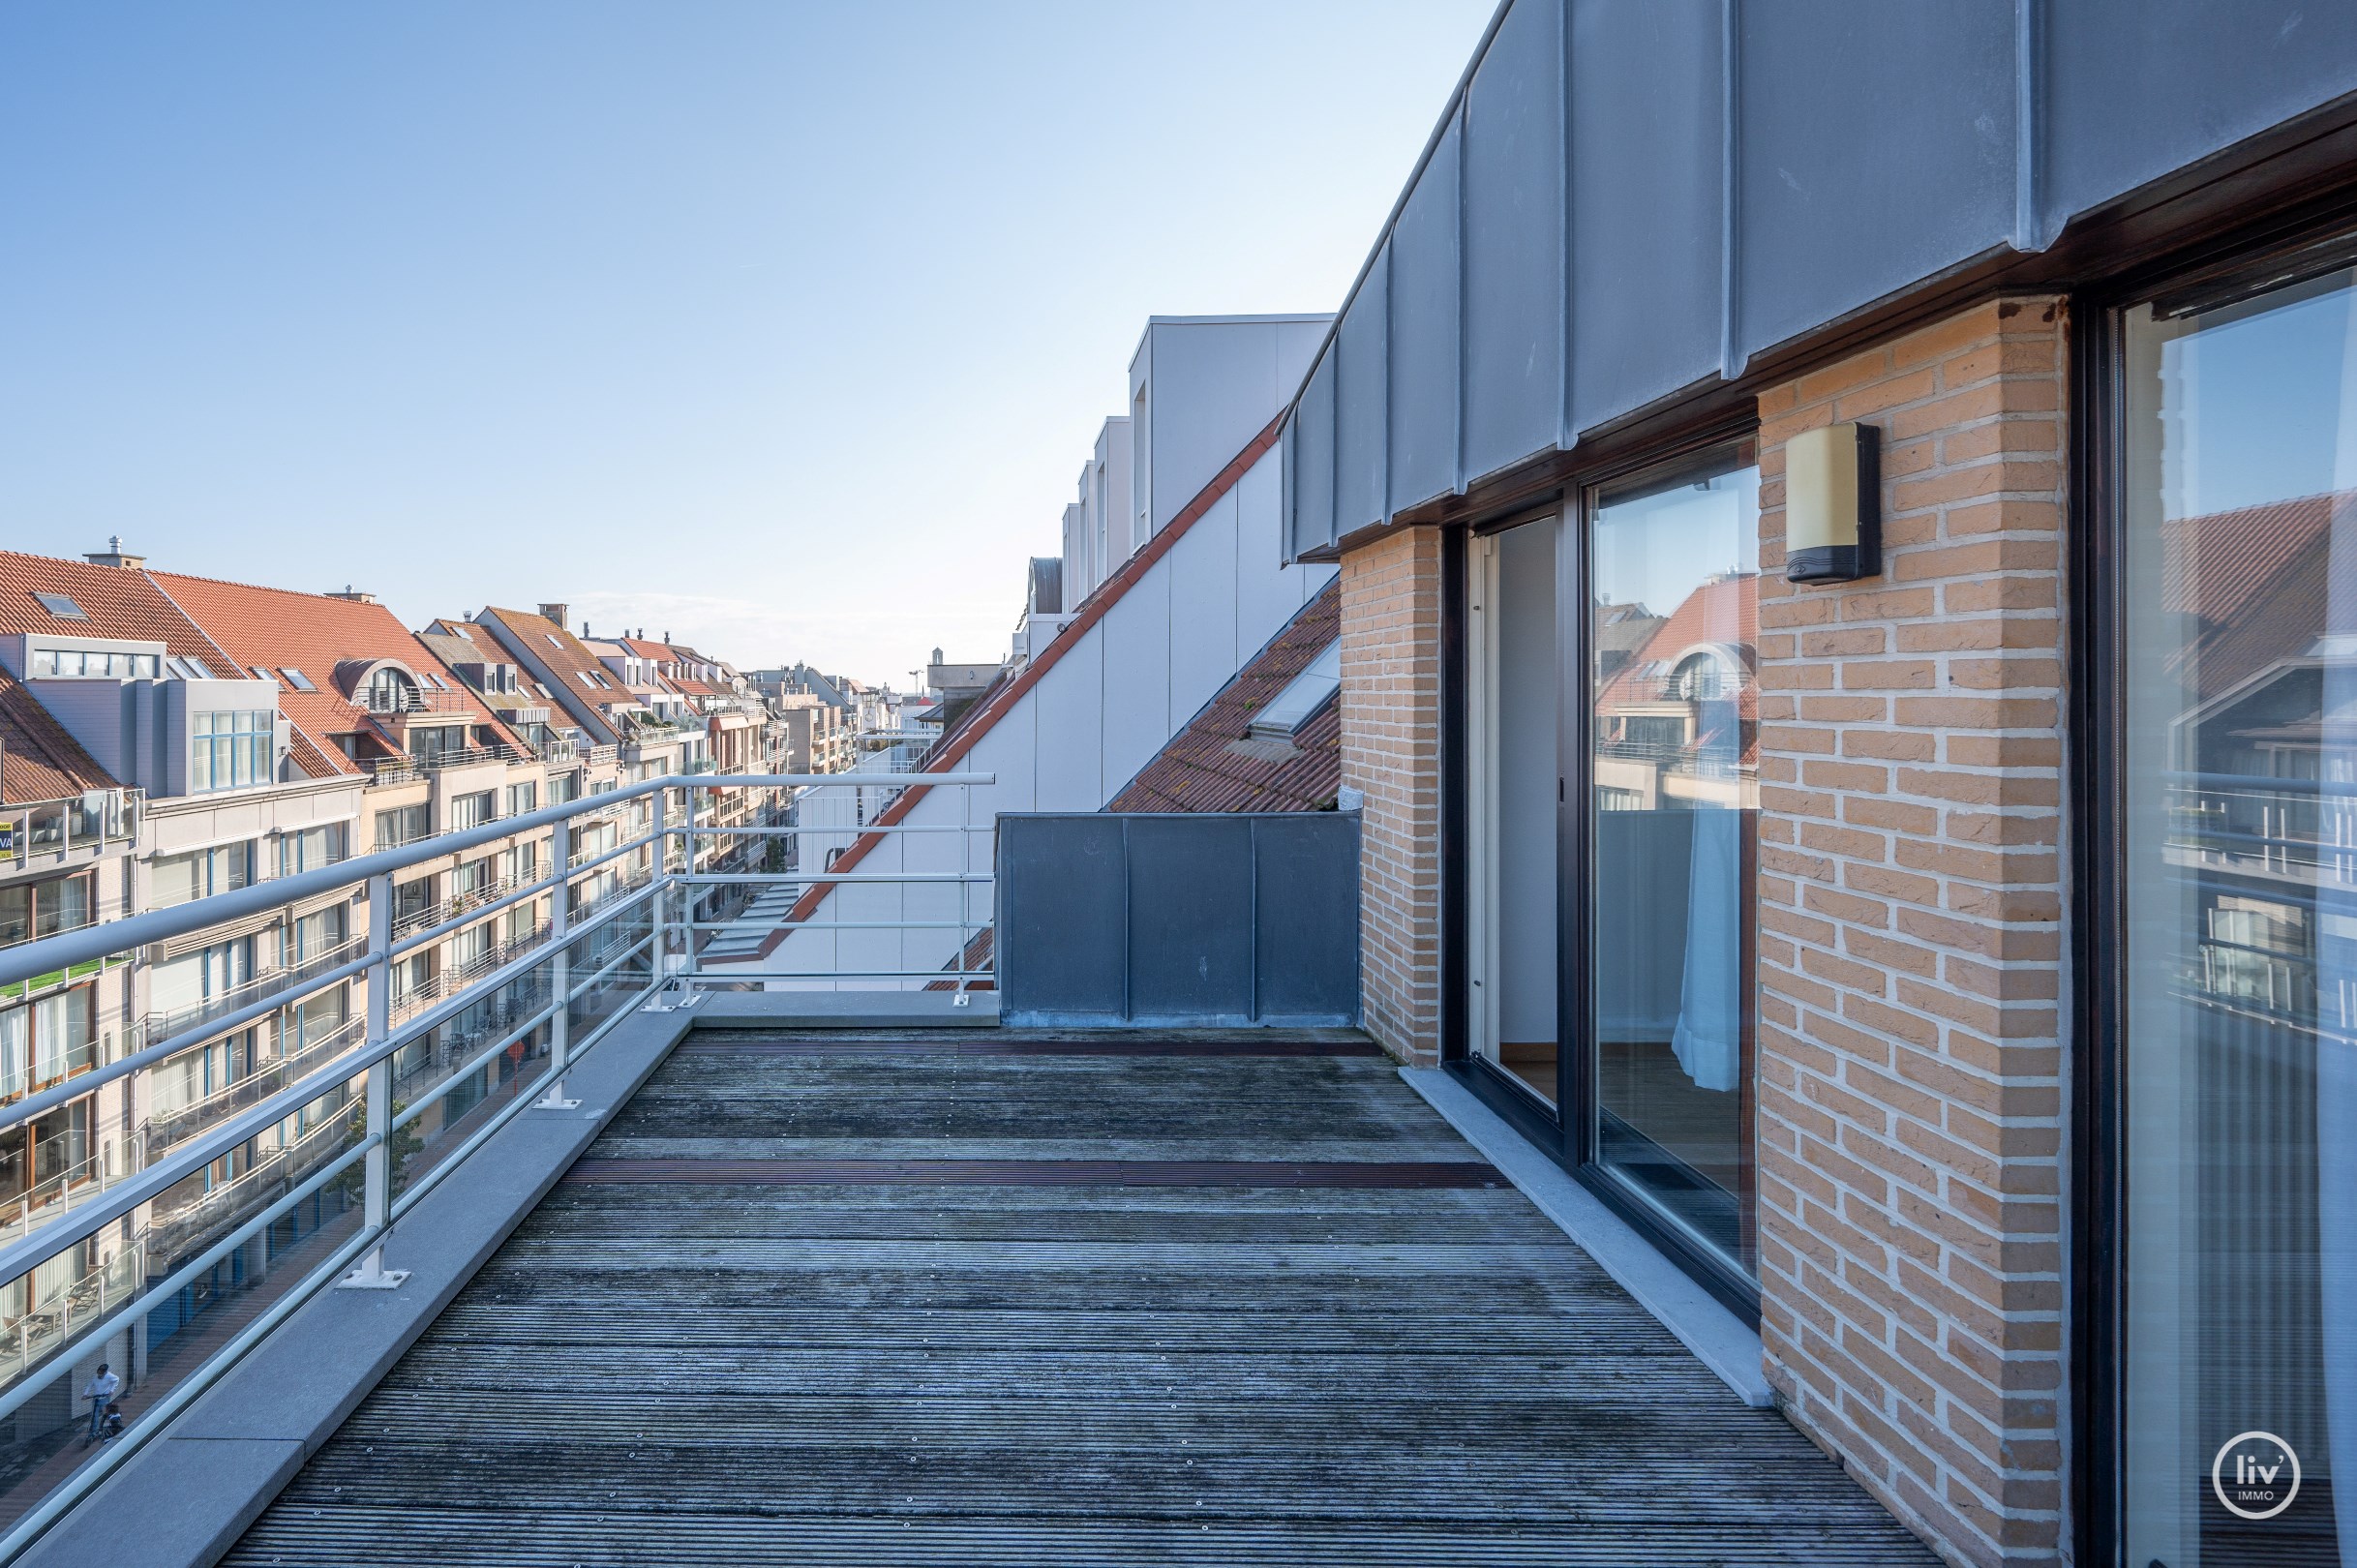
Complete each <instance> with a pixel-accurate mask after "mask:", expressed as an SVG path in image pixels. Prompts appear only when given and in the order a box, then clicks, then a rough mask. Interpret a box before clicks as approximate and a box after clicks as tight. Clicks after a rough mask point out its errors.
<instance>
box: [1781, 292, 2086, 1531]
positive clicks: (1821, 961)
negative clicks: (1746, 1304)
mask: <svg viewBox="0 0 2357 1568" xmlns="http://www.w3.org/2000/svg"><path fill="white" fill-rule="evenodd" d="M2067 345H2068V340H2067V336H2066V326H2065V315H2064V307H2063V303H2062V302H2061V301H2059V300H2055V299H2046V298H2040V299H2012V300H2004V301H1993V302H1990V303H1987V304H1984V305H1981V306H1979V307H1976V308H1975V309H1972V310H1970V311H1967V312H1965V313H1963V314H1961V315H1959V316H1956V317H1952V318H1950V319H1949V320H1947V321H1944V322H1942V323H1940V324H1939V325H1936V326H1932V327H1927V328H1925V329H1923V330H1921V331H1919V332H1916V333H1914V334H1912V335H1910V336H1908V337H1904V338H1901V339H1898V340H1897V341H1895V342H1893V343H1890V344H1888V345H1886V346H1885V347H1880V348H1876V349H1874V350H1872V351H1870V352H1866V353H1861V354H1859V355H1857V356H1856V357H1854V358H1851V359H1849V360H1846V361H1844V362H1842V363H1840V364H1837V365H1833V366H1830V367H1828V368H1827V369H1824V370H1820V371H1817V372H1814V373H1813V374H1811V375H1808V376H1805V377H1801V378H1800V379H1799V380H1798V381H1796V382H1794V383H1792V384H1790V385H1787V386H1782V387H1778V388H1775V389H1773V390H1771V391H1769V392H1768V393H1766V394H1764V395H1763V396H1762V397H1761V399H1760V415H1761V420H1762V428H1761V432H1760V460H1761V478H1762V484H1761V508H1762V510H1761V519H1760V528H1761V546H1760V563H1761V568H1762V571H1763V572H1764V574H1766V575H1765V578H1764V582H1763V586H1762V588H1761V612H1760V665H1761V668H1760V684H1761V688H1762V695H1761V709H1760V715H1761V745H1760V752H1761V760H1760V777H1761V808H1762V809H1761V824H1760V880H1759V897H1760V940H1759V951H1760V973H1759V985H1760V1017H1761V1023H1760V1053H1759V1055H1760V1086H1759V1088H1760V1121H1759V1160H1760V1205H1759V1221H1760V1270H1761V1288H1762V1294H1763V1298H1764V1300H1763V1309H1762V1337H1763V1339H1764V1340H1765V1342H1766V1346H1767V1354H1768V1375H1769V1378H1770V1380H1771V1381H1772V1382H1773V1383H1774V1384H1775V1386H1776V1387H1777V1389H1778V1390H1779V1391H1780V1392H1781V1393H1782V1396H1783V1398H1784V1400H1785V1402H1786V1405H1785V1407H1786V1410H1787V1413H1788V1414H1789V1415H1790V1416H1791V1417H1792V1419H1793V1420H1794V1421H1795V1422H1796V1423H1798V1425H1799V1426H1800V1427H1801V1428H1802V1430H1804V1431H1806V1432H1809V1433H1810V1434H1811V1435H1812V1436H1814V1437H1816V1438H1817V1439H1818V1440H1819V1441H1820V1442H1821V1443H1823V1444H1824V1445H1825V1446H1826V1447H1828V1448H1829V1449H1831V1450H1833V1451H1834V1452H1836V1453H1838V1454H1839V1455H1840V1456H1841V1457H1842V1458H1843V1459H1844V1460H1845V1461H1847V1462H1848V1463H1849V1465H1850V1467H1851V1468H1852V1470H1853V1471H1854V1472H1855V1473H1856V1474H1857V1475H1858V1478H1859V1479H1860V1480H1861V1481H1863V1482H1864V1483H1865V1484H1866V1485H1867V1486H1868V1487H1869V1488H1871V1489H1872V1490H1873V1491H1874V1492H1876V1493H1878V1494H1879V1495H1880V1496H1881V1497H1882V1498H1883V1500H1884V1501H1885V1502H1886V1503H1888V1504H1889V1506H1890V1507H1891V1508H1892V1509H1893V1510H1894V1511H1895V1512H1896V1513H1897V1514H1898V1515H1899V1517H1900V1518H1902V1519H1904V1520H1906V1521H1908V1522H1909V1523H1912V1524H1913V1525H1914V1526H1915V1527H1916V1528H1917V1529H1918V1530H1919V1531H1920V1532H1921V1533H1922V1534H1923V1535H1924V1536H1925V1537H1926V1538H1927V1539H1929V1540H1931V1541H1932V1542H1933V1543H1934V1544H1935V1545H1937V1546H1938V1547H1940V1549H1941V1550H1942V1551H1943V1552H1944V1553H1947V1554H1949V1556H1950V1557H1952V1558H1953V1559H1955V1560H1958V1561H1963V1562H1971V1563H1999V1562H2005V1563H2032V1562H2038V1563H2044V1562H2054V1561H2056V1560H2058V1557H2059V1553H2060V1552H2061V1551H2062V1540H2063V1534H2064V1532H2063V1523H2062V1450H2063V1443H2062V1425H2061V1411H2060V1405H2061V1399H2062V1390H2063V1363H2062V1353H2063V1280H2064V1272H2063V1271H2064V1258H2063V1246H2062V1240H2061V1238H2062V1216H2061V1202H2060V1194H2061V1186H2062V1184H2061V1167H2062V1146H2063V1130H2062V1111H2063V1106H2062V1070H2063V1069H2062V1049H2061V1045H2060V1042H2059V1029H2060V1012H2059V1002H2058V998H2059V995H2060V989H2061V982H2062V925H2061V920H2062V892H2061V866H2060V840H2061V828H2062V817H2061V811H2062V799H2063V780H2062V738H2061V730H2060V724H2061V720H2062V713H2061V709H2062V706H2063V690H2062V680H2063V663H2062V652H2063V625H2062V606H2063V602H2064V597H2063V582H2062V576H2061V554H2062V532H2061V528H2062V517H2063V484H2064V473H2063V464H2062V454H2063V452H2064V450H2065V447H2064V439H2063V436H2064V412H2063V410H2064V408H2065V407H2066V401H2067V400H2066V397H2065V385H2066V383H2065V363H2066V360H2065V356H2066V351H2067ZM1849 419H1858V420H1864V421H1867V422H1870V423H1872V424H1874V425H1877V426H1879V427H1880V428H1881V430H1882V433H1883V443H1884V444H1883V474H1884V482H1883V516H1884V524H1883V539H1884V548H1885V558H1884V571H1883V575H1882V576H1881V577H1880V578H1878V579H1874V580H1871V581H1867V582H1861V583H1854V584H1845V585H1831V586H1827V587H1822V588H1797V587H1794V586H1792V585H1789V584H1787V583H1786V582H1785V581H1784V580H1783V578H1782V575H1781V569H1782V566H1783V558H1784V549H1783V541H1784V517H1783V510H1782V507H1783V471H1784V469H1783V455H1784V454H1783V442H1784V441H1785V440H1786V439H1787V438H1789V437H1791V436H1792V435H1794V434H1795V433H1797V432H1798V431H1801V430H1805V429H1808V428H1810V427H1812V426H1817V425H1823V424H1826V423H1828V422H1829V421H1835V420H1849Z"/></svg>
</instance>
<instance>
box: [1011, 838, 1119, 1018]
mask: <svg viewBox="0 0 2357 1568" xmlns="http://www.w3.org/2000/svg"><path fill="white" fill-rule="evenodd" d="M997 860H998V865H997V878H998V912H997V920H998V934H997V939H996V943H995V948H996V964H997V968H998V985H999V990H1000V993H1001V997H1000V1006H1001V1008H1002V1009H1004V1010H1006V1011H1008V1012H1046V1013H1055V1014H1058V1015H1063V1016H1070V1015H1083V1014H1084V1015H1094V1016H1102V1017H1103V1018H1106V1019H1108V1020H1112V1019H1118V1018H1120V1016H1121V1015H1122V1010H1123V1006H1124V1003H1125V1001H1126V996H1125V989H1124V986H1123V983H1122V972H1123V968H1124V966H1125V964H1126V962H1127V958H1128V955H1127V953H1126V952H1125V951H1124V948H1123V942H1124V937H1125V932H1124V929H1123V924H1124V922H1123V919H1122V906H1123V901H1124V893H1123V887H1122V881H1123V874H1124V873H1123V861H1124V847H1123V840H1122V824H1121V819H1120V818H1118V817H1101V816H1078V817H1075V816H1041V817H1031V816H1014V815H1010V816H1002V817H1000V818H999V822H998V855H997Z"/></svg>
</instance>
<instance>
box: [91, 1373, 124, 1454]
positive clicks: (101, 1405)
mask: <svg viewBox="0 0 2357 1568" xmlns="http://www.w3.org/2000/svg"><path fill="white" fill-rule="evenodd" d="M122 1386H123V1380H122V1379H121V1378H120V1377H117V1376H116V1375H115V1374H114V1373H113V1372H110V1371H108V1370H107V1367H106V1363H105V1362H103V1361H102V1362H100V1363H99V1364H98V1372H97V1374H96V1375H94V1376H93V1377H92V1378H91V1379H90V1386H89V1387H88V1388H85V1389H83V1390H82V1398H83V1399H85V1400H88V1401H89V1402H90V1436H89V1439H88V1440H89V1441H90V1442H94V1443H95V1442H98V1441H100V1440H101V1439H102V1438H104V1437H105V1436H106V1406H107V1405H109V1404H111V1403H113V1402H114V1396H115V1394H116V1393H117V1392H118V1391H119V1390H120V1389H121V1388H122Z"/></svg>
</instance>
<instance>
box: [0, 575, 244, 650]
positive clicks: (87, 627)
mask: <svg viewBox="0 0 2357 1568" xmlns="http://www.w3.org/2000/svg"><path fill="white" fill-rule="evenodd" d="M35 593H63V594H65V595H66V596H67V597H69V598H71V599H72V600H73V601H74V602H75V603H76V604H77V605H79V606H80V607H81V610H82V615H83V618H82V619H80V620H72V619H68V618H63V617H59V616H53V615H51V614H50V613H49V612H48V611H46V610H45V609H43V608H42V606H41V602H40V601H39V600H37V599H35V598H34V597H33V595H34V594H35ZM17 632H29V633H32V634H34V635H36V636H38V635H39V634H41V633H43V632H54V633H56V634H58V635H59V636H64V637H96V638H111V639H115V640H118V641H122V642H140V643H162V644H163V645H164V648H165V650H166V652H169V653H176V654H179V655H180V656H182V657H184V658H185V657H188V656H190V655H194V656H196V657H197V658H200V659H202V660H204V662H205V667H206V668H207V669H210V670H211V671H212V672H213V673H214V674H215V675H217V676H226V675H228V674H230V673H232V672H229V671H226V670H224V669H223V668H222V665H223V664H224V663H225V662H227V661H226V660H225V659H224V658H223V653H224V649H222V648H219V647H217V646H215V644H214V643H213V642H212V640H211V639H209V638H207V637H206V636H205V634H204V631H203V629H202V628H201V627H199V626H197V625H196V623H195V622H194V621H192V620H191V619H190V618H189V617H188V616H187V615H186V614H185V613H184V612H183V611H182V610H181V608H180V607H179V606H178V605H176V604H174V603H173V602H172V600H171V598H170V597H169V596H168V595H167V594H166V593H165V592H164V591H163V590H162V589H160V588H157V587H156V585H155V584H154V583H152V582H150V581H149V580H148V574H147V573H145V572H142V571H139V570H137V569H136V568H134V567H126V566H99V565H94V564H92V563H91V562H89V561H86V560H62V559H59V558H56V557H54V556H27V555H20V554H18V553H17V552H15V551H0V634H13V633H17ZM234 673H236V674H239V675H242V674H244V671H242V670H240V671H237V672H234Z"/></svg>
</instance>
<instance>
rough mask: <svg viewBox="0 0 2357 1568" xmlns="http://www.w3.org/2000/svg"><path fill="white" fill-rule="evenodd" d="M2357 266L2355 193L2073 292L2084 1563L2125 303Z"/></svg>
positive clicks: (2121, 1396)
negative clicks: (2352, 197)
mask: <svg viewBox="0 0 2357 1568" xmlns="http://www.w3.org/2000/svg"><path fill="white" fill-rule="evenodd" d="M2352 263H2357V205H2353V204H2351V203H2349V202H2348V201H2346V200H2345V199H2341V200H2335V201H2333V202H2331V203H2330V204H2328V205H2326V206H2323V207H2320V208H2316V209H2312V210H2310V211H2309V212H2307V213H2305V214H2302V215H2295V216H2288V217H2279V218H2277V219H2274V220H2271V221H2269V222H2267V223H2266V224H2264V225H2261V226H2254V227H2251V228H2248V229H2244V230H2240V231H2237V232H2234V233H2230V234H2226V235H2223V236H2212V237H2208V238H2206V239H2203V240H2201V241H2198V242H2197V243H2196V244H2195V245H2194V246H2192V247H2190V248H2189V249H2187V250H2185V251H2183V252H2180V253H2178V254H2177V255H2174V256H2170V257H2168V258H2166V259H2164V260H2162V261H2160V262H2157V263H2154V264H2150V265H2146V266H2141V267H2137V268H2135V269H2133V270H2130V271H2128V272H2124V273H2122V274H2120V275H2119V276H2117V277H2114V278H2111V279H2106V280H2104V281H2103V282H2102V283H2100V284H2098V285H2091V286H2086V287H2084V288H2081V289H2079V290H2077V291H2076V292H2074V293H2073V294H2072V295H2071V296H2070V389H2069V396H2070V410H2069V414H2070V434H2069V437H2068V442H2069V461H2070V473H2069V476H2068V481H2069V514H2068V516H2067V518H2066V520H2065V527H2066V530H2067V532H2068V534H2069V538H2068V539H2067V541H2066V545H2065V561H2066V570H2067V571H2068V573H2069V576H2070V582H2069V584H2068V597H2067V600H2066V615H2067V617H2068V625H2067V627H2066V632H2065V635H2066V637H2067V639H2068V653H2069V679H2070V696H2069V708H2068V710H2067V715H2066V723H2067V725H2068V730H2067V735H2068V743H2067V749H2068V752H2069V764H2068V769H2067V777H2066V780H2065V784H2066V797H2067V799H2068V800H2069V803H2070V832H2069V837H2070V851H2069V863H2070V878H2071V889H2070V903H2069V915H2070V938H2069V944H2068V952H2069V957H2070V975H2071V980H2070V989H2071V997H2070V1005H2069V1012H2068V1014H2067V1016H2068V1017H2069V1020H2070V1061H2069V1065H2068V1068H2067V1073H2068V1084H2069V1092H2070V1112H2069V1118H2070V1124H2069V1125H2070V1152H2069V1157H2068V1161H2067V1167H2066V1170H2065V1172H2064V1179H2065V1182H2066V1191H2065V1213H2066V1215H2067V1216H2068V1222H2069V1226H2070V1251H2069V1255H2068V1257H2067V1258H2066V1261H2065V1266H2066V1268H2067V1270H2068V1277H2069V1280H2070V1294H2069V1304H2068V1308H2067V1313H2066V1316H2067V1322H2066V1330H2067V1332H2066V1337H2065V1341H2064V1342H2065V1346H2066V1355H2067V1360H2068V1367H2067V1371H2066V1378H2065V1385H2066V1389H2067V1393H2068V1398H2069V1401H2070V1412H2071V1415H2070V1475H2071V1484H2070V1491H2071V1496H2070V1513H2071V1535H2072V1538H2073V1541H2072V1544H2073V1549H2074V1550H2073V1560H2075V1561H2077V1562H2080V1563H2084V1564H2086V1565H2087V1568H2116V1565H2122V1564H2123V1561H2124V1559H2123V1557H2122V1553H2124V1552H2125V1551H2126V1549H2127V1539H2128V1532H2127V1517H2126V1512H2125V1510H2126V1506H2127V1487H2126V1479H2127V1477H2126V1471H2125V1468H2124V1465H2125V1462H2126V1451H2125V1445H2124V1442H2123V1438H2122V1433H2123V1432H2124V1431H2125V1429H2124V1427H2123V1422H2124V1421H2125V1420H2126V1419H2127V1398H2126V1396H2127V1386H2126V1385H2127V1379H2126V1375H2125V1374H2126V1371H2127V1366H2126V1352H2127V1345H2128V1321H2127V1308H2128V1300H2127V1268H2128V1234H2127V1199H2128V1192H2127V1174H2128V1171H2127V1159H2128V1136H2127V1125H2126V1112H2127V1098H2126V1094H2125V1089H2126V1085H2127V1081H2128V1058H2127V1032H2126V1027H2125V1026H2126V1021H2127V1012H2126V1009H2127V999H2128V996H2129V985H2128V955H2127V950H2126V948H2127V945H2126V943H2125V941H2124V940H2121V938H2122V936H2123V934H2124V933H2125V932H2126V931H2127V930H2128V928H2129V920H2128V911H2127V904H2126V883H2127V876H2126V871H2127V867H2128V853H2127V846H2126V844H2125V843H2124V842H2123V841H2122V837H2121V824H2122V821H2123V819H2124V816H2125V813H2124V812H2123V811H2122V809H2121V807H2122V805H2123V803H2124V801H2125V800H2126V795H2125V788H2126V777H2125V769H2124V760H2125V758H2126V757H2127V755H2128V748H2127V731H2126V719H2127V709H2128V704H2127V702H2126V701H2125V699H2124V691H2123V688H2122V684H2121V683H2122V681H2123V680H2124V679H2125V678H2126V676H2127V672H2128V668H2129V665H2128V660H2127V656H2126V653H2127V649H2126V618H2125V616H2124V614H2123V610H2124V599H2123V597H2122V595H2123V593H2124V591H2125V585H2126V574H2125V572H2124V571H2123V570H2122V560H2121V552H2122V550H2123V548H2124V545H2125V542H2126V540H2125V522H2124V506H2125V492H2124V489H2123V485H2124V480H2125V468H2126V463H2127V456H2128V453H2127V435H2128V430H2127V423H2126V419H2125V410H2126V407H2127V396H2128V384H2127V333H2126V320H2127V316H2128V313H2129V312H2130V310H2131V309H2133V308H2134V307H2135V306H2137V305H2139V304H2142V303H2145V302H2148V301H2151V300H2153V299H2155V298H2157V297H2169V296H2184V295H2192V294H2201V293H2208V292H2212V291H2216V292H2217V293H2219V295H2220V298H2221V303H2222V302H2224V301H2225V300H2226V299H2228V298H2232V297H2238V296H2240V295H2257V294H2260V293H2265V292H2268V291H2270V290H2272V289H2274V288H2278V287H2284V286H2291V285H2293V284H2295V283H2297V282H2299V281H2301V280H2302V279H2303V278H2306V277H2310V276H2313V275H2315V274H2317V273H2321V272H2324V271H2328V270H2334V269H2337V268H2340V267H2346V266H2348V265H2351V264H2352Z"/></svg>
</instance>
